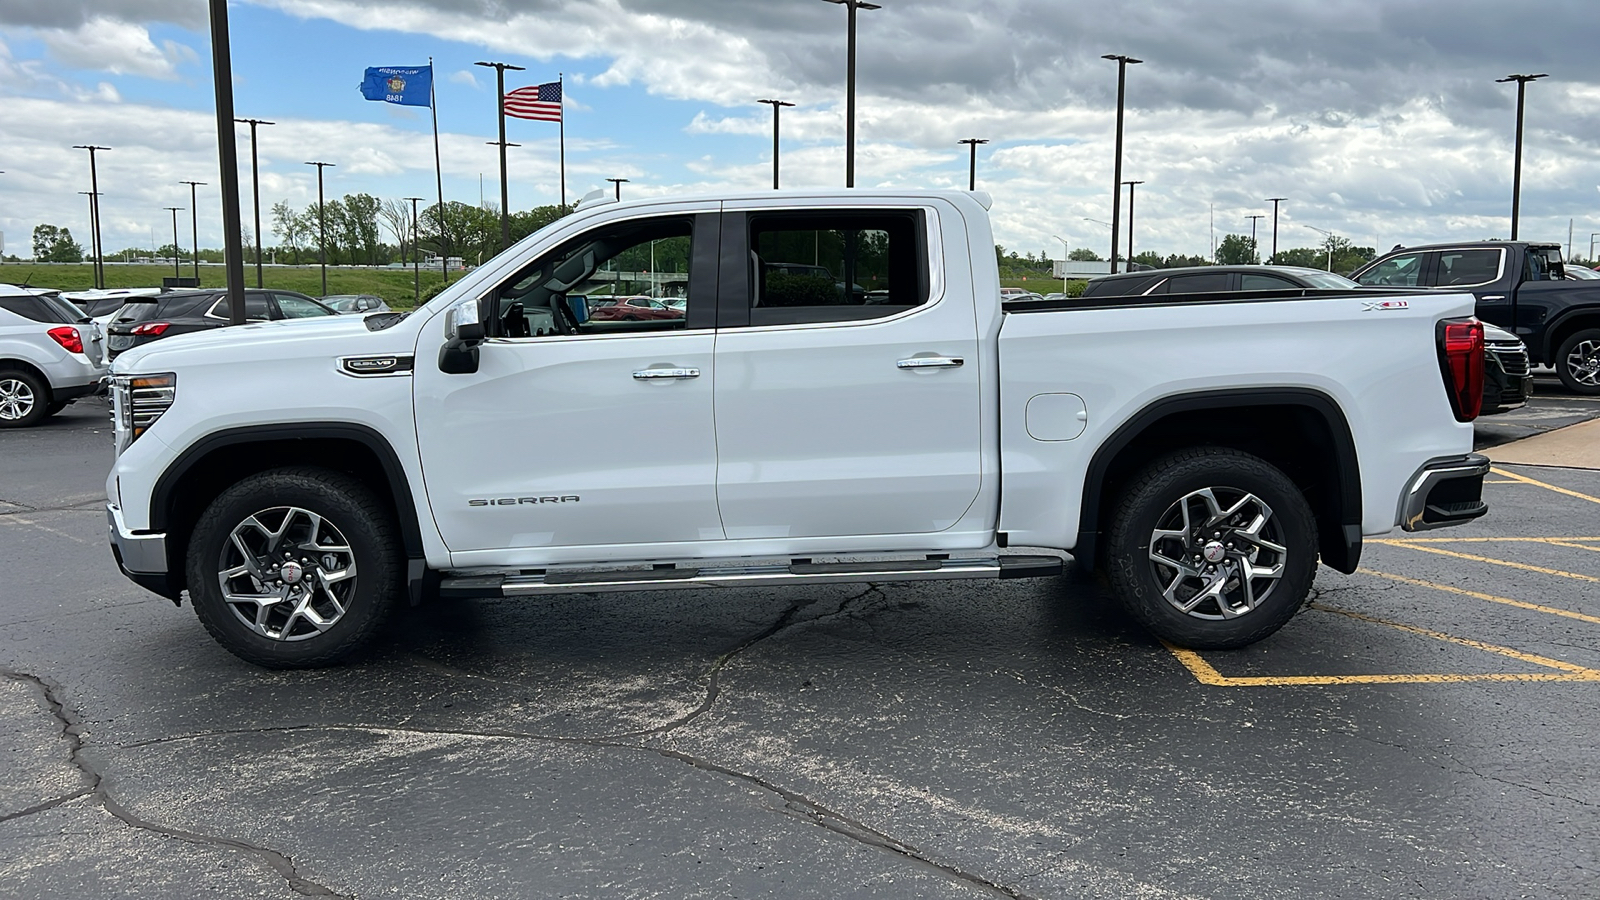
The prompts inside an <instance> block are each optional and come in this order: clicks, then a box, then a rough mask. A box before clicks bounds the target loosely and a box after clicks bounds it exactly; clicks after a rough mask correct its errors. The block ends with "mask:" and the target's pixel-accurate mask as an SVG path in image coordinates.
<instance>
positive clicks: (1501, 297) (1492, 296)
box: [1483, 294, 1506, 300]
mask: <svg viewBox="0 0 1600 900" xmlns="http://www.w3.org/2000/svg"><path fill="white" fill-rule="evenodd" d="M1505 298H1506V295H1505V294H1485V295H1484V296H1483V299H1485V300H1504V299H1505Z"/></svg>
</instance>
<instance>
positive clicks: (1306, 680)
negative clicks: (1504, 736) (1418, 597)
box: [1161, 604, 1600, 687]
mask: <svg viewBox="0 0 1600 900" xmlns="http://www.w3.org/2000/svg"><path fill="white" fill-rule="evenodd" d="M1311 608H1313V609H1319V610H1322V611H1323V612H1331V613H1335V614H1337V615H1341V616H1348V617H1349V618H1352V619H1359V620H1361V621H1363V622H1372V623H1373V624H1377V625H1386V626H1388V627H1390V628H1396V629H1399V630H1401V631H1406V632H1410V633H1412V634H1417V635H1421V636H1423V637H1430V638H1433V639H1435V640H1440V641H1446V642H1448V643H1451V644H1458V645H1460V646H1463V647H1471V648H1472V649H1474V650H1482V651H1484V652H1486V653H1494V654H1496V655H1499V656H1505V657H1508V658H1510V659H1515V660H1518V661H1520V662H1525V663H1529V664H1531V665H1536V666H1543V667H1545V668H1548V669H1556V670H1558V671H1557V672H1484V673H1479V674H1471V675H1468V674H1445V673H1417V674H1411V675H1246V676H1238V677H1234V676H1229V675H1224V674H1222V673H1221V672H1219V671H1217V668H1216V667H1215V666H1213V665H1211V663H1209V662H1206V660H1205V658H1204V657H1202V656H1201V655H1200V654H1199V653H1196V652H1195V651H1193V650H1188V649H1185V648H1183V647H1178V646H1175V645H1173V644H1169V643H1167V642H1166V641H1162V642H1161V643H1162V645H1163V646H1165V647H1166V648H1167V650H1168V651H1169V652H1171V653H1172V655H1173V656H1174V657H1176V658H1177V660H1178V662H1180V663H1182V664H1183V666H1184V668H1186V669H1188V670H1189V673H1190V674H1191V675H1193V676H1194V677H1195V680H1196V681H1198V682H1200V683H1201V684H1206V685H1213V686H1216V687H1291V686H1306V685H1310V686H1326V685H1340V684H1453V683H1460V682H1469V681H1589V682H1595V681H1600V670H1596V669H1590V668H1586V667H1584V666H1579V665H1575V664H1573V663H1569V662H1562V661H1561V660H1559V659H1551V658H1549V657H1546V656H1538V655H1536V654H1533V653H1523V652H1522V651H1520V650H1513V649H1511V648H1510V647H1501V646H1499V645H1497V644H1486V643H1484V642H1483V641H1474V640H1470V639H1468V638H1459V637H1456V636H1454V635H1449V634H1444V633H1442V632H1438V631H1429V630H1428V629H1426V628H1418V627H1417V626H1415V625H1406V624H1404V623H1401V622H1391V621H1388V620H1387V619H1379V618H1374V617H1372V616H1367V615H1363V614H1361V613H1357V612H1351V611H1350V610H1344V609H1338V608H1335V607H1331V606H1322V605H1321V604H1311Z"/></svg>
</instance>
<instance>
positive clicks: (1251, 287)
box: [1239, 272, 1300, 291]
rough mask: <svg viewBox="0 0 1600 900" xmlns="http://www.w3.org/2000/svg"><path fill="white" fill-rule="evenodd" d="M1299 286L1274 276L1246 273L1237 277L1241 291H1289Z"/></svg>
mask: <svg viewBox="0 0 1600 900" xmlns="http://www.w3.org/2000/svg"><path fill="white" fill-rule="evenodd" d="M1299 286H1300V285H1298V284H1295V283H1294V282H1292V281H1290V280H1289V279H1287V278H1279V277H1278V276H1276V275H1257V274H1255V273H1253V272H1247V273H1245V274H1243V275H1240V276H1239V290H1241V291H1289V290H1294V289H1295V288H1298V287H1299Z"/></svg>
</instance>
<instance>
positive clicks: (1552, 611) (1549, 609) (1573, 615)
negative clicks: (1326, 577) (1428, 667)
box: [1357, 569, 1600, 625]
mask: <svg viewBox="0 0 1600 900" xmlns="http://www.w3.org/2000/svg"><path fill="white" fill-rule="evenodd" d="M1357 571H1359V572H1360V573H1361V574H1363V575H1376V576H1377V577H1379V578H1387V579H1389V580H1390V581H1398V582H1400V583H1402V584H1411V585H1416V586H1417V587H1425V588H1432V589H1434V590H1436V591H1445V592H1447V593H1451V594H1460V595H1462V596H1463V597H1475V598H1477V599H1479V600H1487V601H1489V602H1490V603H1504V604H1505V605H1506V606H1515V607H1517V608H1518V609H1528V610H1532V611H1534V612H1542V613H1547V614H1549V615H1552V616H1561V617H1562V618H1564V619H1577V620H1578V621H1580V622H1588V623H1590V624H1592V625H1600V616H1591V615H1586V614H1584V613H1581V612H1573V611H1572V610H1570V609H1561V608H1559V607H1555V606H1540V605H1539V604H1537V603H1529V602H1527V601H1526V600H1513V599H1511V598H1510V597H1497V596H1495V595H1494V594H1484V593H1481V592H1479V591H1469V590H1467V589H1466V588H1458V587H1453V586H1451V585H1448V584H1437V583H1435V582H1432V581H1423V580H1422V579H1420V578H1407V577H1406V576H1404V575H1393V574H1390V573H1388V572H1379V571H1378V570H1376V569H1359V570H1357Z"/></svg>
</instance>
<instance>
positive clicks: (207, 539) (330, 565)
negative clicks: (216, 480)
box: [185, 467, 405, 669]
mask: <svg viewBox="0 0 1600 900" xmlns="http://www.w3.org/2000/svg"><path fill="white" fill-rule="evenodd" d="M301 513H304V515H300V514H301ZM280 517H281V518H280ZM316 517H320V518H316ZM252 520H254V522H255V523H256V524H255V525H251V524H250V523H251V522H252ZM313 521H315V522H316V524H315V525H313V524H312V522H313ZM274 529H276V530H278V531H279V532H280V535H281V537H280V538H279V539H277V540H276V541H275V540H274V539H273V538H272V537H271V535H270V531H271V530H274ZM235 531H239V532H240V534H241V538H240V540H241V541H242V542H243V543H242V545H241V544H240V543H239V542H235V541H234V540H233V535H234V533H235ZM313 545H314V546H315V547H316V548H317V549H315V550H313V549H312V546H313ZM242 546H243V547H248V549H249V550H250V551H251V557H252V558H254V559H255V560H256V568H255V569H253V570H251V571H250V572H238V573H237V574H235V575H234V576H232V579H231V580H230V581H229V585H230V591H232V592H233V593H232V594H231V596H233V597H235V598H236V600H235V601H234V602H229V600H227V599H225V597H224V591H223V586H222V576H223V574H224V572H225V571H236V572H237V570H239V569H242V568H248V565H247V564H246V563H245V556H244V553H243V550H242ZM285 548H292V549H285ZM399 548H400V538H399V534H398V533H397V529H396V527H395V524H394V521H393V517H392V515H391V514H390V512H389V509H388V507H387V506H386V505H385V504H384V503H383V502H382V501H381V500H379V499H378V498H377V497H376V496H374V494H373V493H372V491H370V490H368V489H367V487H366V486H365V485H363V484H362V483H361V482H359V481H357V480H356V479H354V478H351V477H349V476H347V475H343V474H340V473H338V472H332V471H329V470H327V469H318V468H309V467H308V468H288V469H274V470H271V471H267V472H261V473H258V474H256V475H251V476H250V477H248V478H245V479H244V480H242V481H240V482H239V483H237V484H235V485H233V486H232V487H230V488H228V489H227V490H225V491H223V492H222V493H221V494H220V495H218V497H217V498H216V499H215V500H213V501H212V502H211V505H210V506H208V507H207V508H206V511H205V512H204V513H202V514H201V516H200V519H199V521H198V522H196V523H195V527H194V531H193V532H192V533H191V535H190V538H189V551H188V555H187V560H186V567H185V568H186V574H187V576H188V587H189V597H190V600H191V601H192V602H193V603H194V611H195V615H197V616H198V617H199V618H200V622H201V624H203V625H205V627H206V630H207V631H208V632H210V633H211V636H212V637H213V638H215V639H216V641H217V643H219V644H221V645H222V646H223V647H225V648H227V650H228V651H229V652H230V653H232V654H234V655H235V656H237V657H239V658H240V659H243V660H245V661H247V662H252V663H255V664H256V665H258V666H265V667H267V668H269V669H311V668H319V667H323V666H331V665H336V664H338V663H342V662H347V661H349V660H351V659H354V658H355V657H356V656H357V654H359V653H360V652H361V651H362V650H363V649H365V648H366V647H367V645H368V644H370V642H371V641H372V640H373V638H374V637H375V636H376V635H377V634H378V633H379V632H380V631H381V630H382V628H383V626H384V624H385V622H386V621H387V620H388V619H389V616H390V614H391V613H392V612H393V610H394V608H395V606H396V605H397V604H398V601H399V599H400V597H401V595H402V594H403V593H404V585H405V582H404V573H403V566H404V560H403V559H402V554H401V552H400V549H399ZM335 549H338V550H339V552H332V551H334V550H335ZM325 550H326V551H329V552H323V551H325ZM280 551H281V552H283V553H286V554H290V555H291V556H292V557H293V559H291V560H290V561H292V562H296V563H300V564H301V565H299V567H298V568H297V569H295V570H294V571H293V572H291V571H290V567H288V566H287V565H286V564H285V563H282V562H281V561H280V560H279V558H278V554H279V552H280ZM269 554H270V557H271V558H270V559H268V556H269ZM329 573H331V575H330V574H329ZM258 575H259V576H261V580H258V578H257V576H258ZM334 578H344V579H347V580H349V581H352V582H353V583H354V587H353V588H351V587H348V585H346V584H345V583H344V581H338V582H337V583H333V582H332V581H331V579H334ZM285 591H287V593H283V592H285ZM297 591H298V593H297ZM274 593H281V594H282V595H283V596H284V597H286V598H287V599H286V600H284V601H281V602H275V601H272V600H270V599H268V602H265V603H253V601H247V600H246V601H241V600H239V599H237V598H241V597H243V598H248V597H251V596H259V597H262V598H264V599H266V598H269V595H271V594H274ZM341 608H342V611H340V610H341ZM249 609H254V610H261V611H262V612H261V613H260V615H258V616H257V617H256V621H257V622H261V623H262V624H261V625H260V626H259V627H260V629H261V630H258V628H257V626H255V625H253V624H252V623H250V622H246V621H245V619H244V618H243V616H244V613H243V612H239V611H238V610H249ZM335 611H338V612H337V614H335ZM314 618H323V619H325V620H326V622H327V624H325V625H318V624H316V623H315V622H314V621H313V619H314ZM263 620H264V621H263ZM274 629H276V630H277V634H276V635H274V634H272V632H273V630H274Z"/></svg>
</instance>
